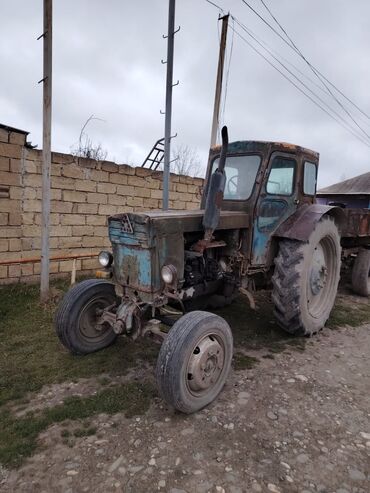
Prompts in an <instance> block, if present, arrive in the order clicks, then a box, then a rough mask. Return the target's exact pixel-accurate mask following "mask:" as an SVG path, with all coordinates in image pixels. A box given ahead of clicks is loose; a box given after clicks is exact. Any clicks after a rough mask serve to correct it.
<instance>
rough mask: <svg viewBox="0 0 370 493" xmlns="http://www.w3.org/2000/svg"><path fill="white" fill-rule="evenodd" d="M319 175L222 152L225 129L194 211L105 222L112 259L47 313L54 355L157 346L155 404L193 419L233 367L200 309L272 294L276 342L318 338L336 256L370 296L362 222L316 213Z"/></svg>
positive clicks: (251, 145)
mask: <svg viewBox="0 0 370 493" xmlns="http://www.w3.org/2000/svg"><path fill="white" fill-rule="evenodd" d="M318 164H319V155H318V153H316V152H314V151H311V150H308V149H305V148H303V147H300V146H296V145H291V144H287V143H281V142H257V141H238V142H232V143H229V142H228V132H227V128H226V127H224V128H223V129H222V146H215V147H213V148H211V150H210V155H209V162H208V168H207V175H206V181H205V187H204V191H203V195H202V202H201V207H200V210H196V211H177V210H176V211H175V210H169V211H157V210H152V211H149V212H137V213H135V212H128V213H122V214H117V215H114V216H111V217H109V219H108V225H109V238H110V241H111V244H112V252H108V251H103V252H101V253H100V254H99V262H100V264H101V266H102V269H101V270H100V271H98V272H97V275H98V278H96V279H88V280H84V281H82V282H80V283H78V284H75V285H74V286H73V287H72V288H71V289H70V290H69V291H68V292H67V293H66V295H65V296H64V298H63V299H62V301H61V303H60V305H59V307H58V309H57V312H56V316H55V328H56V333H57V335H58V337H59V339H60V341H61V342H62V344H63V345H64V346H65V347H66V348H68V349H69V350H70V351H71V352H72V353H74V354H79V355H83V354H87V353H91V352H93V351H97V350H100V349H102V348H105V347H106V346H108V345H110V344H112V343H113V342H114V340H115V339H116V337H117V336H119V335H124V336H126V337H129V338H132V339H138V338H140V337H145V336H151V337H152V338H153V339H154V340H157V341H160V342H161V348H160V352H159V356H158V361H157V367H156V378H157V383H158V388H159V392H160V394H161V396H162V397H163V398H164V400H165V401H166V402H167V403H168V404H170V405H171V406H172V407H174V408H175V409H177V410H179V411H182V412H184V413H193V412H195V411H197V410H199V409H201V408H203V407H205V406H207V405H208V404H209V403H211V402H212V401H213V400H214V399H215V398H216V397H217V395H218V394H219V393H220V392H221V390H222V388H223V386H224V384H225V381H226V379H227V376H228V374H229V371H230V367H231V361H232V356H233V336H232V332H231V329H230V327H229V325H228V323H227V322H226V321H225V320H224V319H223V318H221V317H220V316H218V315H216V314H214V313H212V312H209V311H206V310H207V309H214V308H217V307H220V306H223V305H226V304H229V303H232V301H233V300H234V299H235V298H236V297H237V296H244V297H245V299H246V302H248V303H250V305H251V306H252V307H254V305H255V303H254V293H255V292H256V291H257V290H260V289H271V290H272V301H273V304H274V314H275V317H276V320H277V322H278V324H279V325H280V326H281V327H282V328H283V329H284V330H286V331H288V332H289V333H291V334H294V335H296V336H311V335H313V334H315V333H317V332H318V331H319V330H320V329H322V328H323V327H324V326H325V323H326V321H327V320H328V318H329V315H330V312H331V310H332V308H333V305H334V302H335V298H336V293H337V288H338V282H339V278H340V271H341V256H342V250H345V249H350V251H351V252H352V251H354V250H353V249H356V251H358V255H357V259H356V261H355V266H354V269H353V280H354V283H353V284H354V288H355V290H357V292H358V293H359V294H362V295H365V296H368V295H369V294H370V283H369V269H370V211H367V210H364V209H342V208H340V207H335V206H324V205H319V204H317V203H316V201H315V194H316V181H317V171H318ZM247 323H248V321H246V324H247ZM168 327H169V330H168ZM166 329H167V330H166Z"/></svg>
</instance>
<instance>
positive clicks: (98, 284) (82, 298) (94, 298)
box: [54, 279, 117, 354]
mask: <svg viewBox="0 0 370 493" xmlns="http://www.w3.org/2000/svg"><path fill="white" fill-rule="evenodd" d="M115 303H116V294H115V291H114V286H113V284H111V283H109V282H107V281H104V280H99V279H88V280H86V281H82V282H80V283H78V284H76V285H75V286H73V287H72V288H71V289H70V290H69V291H67V293H66V294H65V296H64V298H63V299H62V301H61V302H60V304H59V306H58V308H57V311H56V313H55V318H54V326H55V331H56V333H57V335H58V337H59V339H60V341H61V343H62V344H63V345H64V346H65V347H66V348H67V349H68V350H69V351H70V352H71V353H73V354H89V353H93V352H95V351H99V350H100V349H103V348H105V347H107V346H109V345H110V344H112V343H113V342H114V340H115V339H116V337H117V336H116V334H115V333H114V331H113V329H112V327H111V326H110V325H109V324H107V323H106V324H104V325H99V324H98V323H97V322H98V318H99V315H101V313H102V311H103V309H104V308H106V307H108V306H110V305H113V304H115Z"/></svg>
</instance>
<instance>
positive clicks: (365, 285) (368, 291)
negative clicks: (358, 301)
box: [352, 248, 370, 296]
mask: <svg viewBox="0 0 370 493" xmlns="http://www.w3.org/2000/svg"><path fill="white" fill-rule="evenodd" d="M352 289H353V291H354V292H355V293H356V294H359V295H360V296H370V249H366V248H360V250H359V252H358V254H357V257H356V259H355V263H354V265H353V269H352Z"/></svg>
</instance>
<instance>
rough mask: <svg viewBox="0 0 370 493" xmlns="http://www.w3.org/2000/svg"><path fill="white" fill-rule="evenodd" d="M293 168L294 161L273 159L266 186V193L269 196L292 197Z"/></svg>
mask: <svg viewBox="0 0 370 493" xmlns="http://www.w3.org/2000/svg"><path fill="white" fill-rule="evenodd" d="M295 167H296V162H295V161H294V159H288V158H285V157H275V158H274V160H273V162H272V165H271V170H270V174H269V178H268V181H267V185H266V191H267V193H268V194H270V195H292V193H293V188H294V171H295Z"/></svg>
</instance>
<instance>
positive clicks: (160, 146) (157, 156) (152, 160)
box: [141, 137, 164, 171]
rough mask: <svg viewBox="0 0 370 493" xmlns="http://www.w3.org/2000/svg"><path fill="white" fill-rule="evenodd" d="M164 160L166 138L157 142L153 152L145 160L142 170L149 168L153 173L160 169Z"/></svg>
mask: <svg viewBox="0 0 370 493" xmlns="http://www.w3.org/2000/svg"><path fill="white" fill-rule="evenodd" d="M163 158H164V137H163V138H162V139H159V140H157V142H156V143H155V144H154V146H153V147H152V149H151V151H150V152H149V154H148V155H147V157H146V158H145V159H144V162H143V164H142V165H141V167H142V168H148V169H151V170H153V171H156V170H157V169H158V166H159V165H160V164H161V163H162V161H163Z"/></svg>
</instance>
